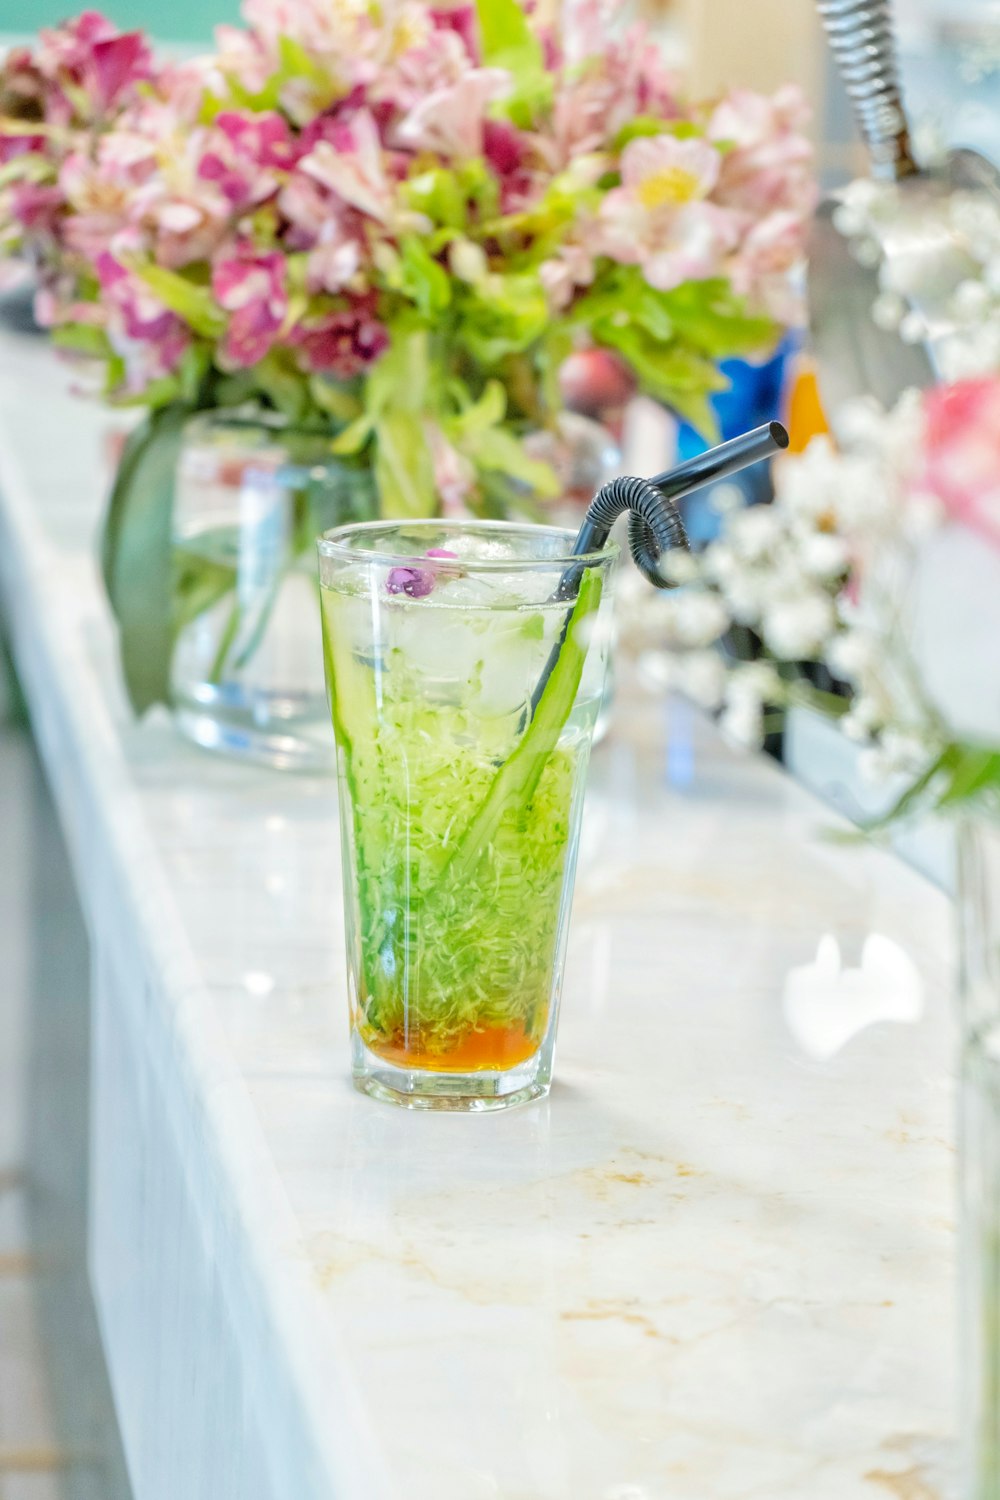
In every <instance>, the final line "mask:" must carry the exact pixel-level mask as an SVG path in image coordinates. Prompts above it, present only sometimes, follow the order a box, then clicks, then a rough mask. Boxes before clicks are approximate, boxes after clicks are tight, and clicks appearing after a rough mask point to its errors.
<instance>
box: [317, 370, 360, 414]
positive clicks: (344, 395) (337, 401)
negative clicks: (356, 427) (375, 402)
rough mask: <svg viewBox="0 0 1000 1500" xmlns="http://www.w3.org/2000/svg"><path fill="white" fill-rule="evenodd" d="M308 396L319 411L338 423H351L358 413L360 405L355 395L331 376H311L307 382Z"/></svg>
mask: <svg viewBox="0 0 1000 1500" xmlns="http://www.w3.org/2000/svg"><path fill="white" fill-rule="evenodd" d="M309 394H310V396H311V397H312V399H313V401H314V403H315V404H316V406H318V407H319V409H320V411H325V412H326V413H327V415H328V416H331V417H335V418H336V419H337V421H338V422H353V421H354V420H355V418H356V417H357V416H358V415H359V413H360V410H361V403H360V401H359V400H358V397H357V395H356V394H355V393H354V392H353V391H352V390H348V389H347V387H346V386H345V385H344V383H343V382H342V381H340V380H335V379H334V378H333V377H332V376H327V375H313V376H312V378H311V379H310V381H309Z"/></svg>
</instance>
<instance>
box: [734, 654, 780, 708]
mask: <svg viewBox="0 0 1000 1500" xmlns="http://www.w3.org/2000/svg"><path fill="white" fill-rule="evenodd" d="M726 696H727V699H728V701H729V702H731V703H737V702H754V703H757V704H762V703H777V702H778V701H779V700H780V699H781V697H782V696H783V688H782V682H781V678H780V677H779V675H778V671H777V668H776V667H775V666H774V665H773V664H772V663H771V662H769V661H746V662H739V663H738V664H737V665H736V666H735V667H733V668H732V670H731V671H730V674H729V688H728V691H727V694H726Z"/></svg>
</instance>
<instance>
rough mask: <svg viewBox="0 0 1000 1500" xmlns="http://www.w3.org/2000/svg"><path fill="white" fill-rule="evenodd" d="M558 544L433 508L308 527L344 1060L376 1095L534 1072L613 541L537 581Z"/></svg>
mask: <svg viewBox="0 0 1000 1500" xmlns="http://www.w3.org/2000/svg"><path fill="white" fill-rule="evenodd" d="M572 543H573V537H572V534H571V533H569V532H562V531H557V530H554V529H549V528H547V527H536V526H516V525H507V524H505V523H500V522H492V523H491V522H468V523H455V524H451V523H448V522H442V521H422V522H411V523H395V522H376V523H372V524H368V525H359V526H352V527H341V528H340V529H338V530H336V531H332V532H328V533H327V535H326V536H325V537H324V538H323V539H322V540H321V541H320V543H319V553H320V583H321V586H322V587H321V594H322V604H323V634H324V644H325V654H326V670H327V681H328V685H329V689H330V699H331V705H332V710H333V724H334V731H335V734H336V739H337V747H338V768H339V784H340V808H341V839H342V847H343V863H344V904H345V914H346V927H347V951H348V984H349V992H350V1005H351V1022H352V1048H353V1067H354V1078H355V1083H356V1085H357V1087H358V1088H359V1089H361V1090H362V1091H364V1092H366V1093H369V1094H373V1095H375V1096H376V1097H378V1098H381V1099H385V1100H390V1101H392V1102H394V1103H399V1104H404V1105H408V1106H410V1107H411V1108H425V1109H466V1110H485V1109H499V1108H503V1107H504V1106H506V1105H510V1104H518V1103H522V1102H523V1101H525V1100H527V1099H533V1098H538V1097H539V1096H541V1095H543V1094H545V1093H547V1092H548V1088H549V1083H550V1079H551V1076H552V1056H553V1048H554V1043H555V1035H556V1023H557V1018H558V1009H559V994H560V985H561V978H562V967H563V956H564V953H565V948H566V935H567V928H568V918H569V908H570V903H571V899H572V891H573V876H574V869H575V864H576V853H577V842H578V835H579V828H580V815H581V811H582V804H583V792H584V783H585V780H586V772H587V762H588V758H589V754H590V745H591V737H592V733H593V728H594V722H595V719H596V716H597V711H598V708H599V707H600V702H601V695H602V690H603V685H604V672H605V659H606V644H605V643H606V640H607V635H608V631H607V628H606V619H605V615H606V612H607V610H608V609H609V607H610V600H609V577H610V571H611V568H612V565H613V562H614V558H615V549H614V548H608V549H606V550H605V551H603V552H600V553H596V554H594V555H593V556H591V557H587V558H585V559H582V566H581V567H580V570H579V573H580V580H581V581H580V587H579V592H578V593H577V594H576V596H575V598H574V599H571V600H569V601H568V602H565V601H559V600H556V599H554V597H553V596H554V594H555V592H556V589H557V586H558V583H559V579H560V577H561V576H562V574H563V572H564V571H565V570H566V568H567V567H568V566H569V564H570V554H571V551H572ZM576 561H577V562H581V560H579V559H577V560H576Z"/></svg>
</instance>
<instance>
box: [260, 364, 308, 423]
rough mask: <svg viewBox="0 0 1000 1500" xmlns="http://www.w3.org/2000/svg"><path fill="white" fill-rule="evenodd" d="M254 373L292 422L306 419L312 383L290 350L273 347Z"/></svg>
mask: <svg viewBox="0 0 1000 1500" xmlns="http://www.w3.org/2000/svg"><path fill="white" fill-rule="evenodd" d="M251 373H252V374H253V376H254V379H255V382H256V384H257V386H258V387H259V388H260V390H262V391H263V393H264V395H265V396H266V397H267V398H268V400H269V401H270V402H271V404H272V405H273V406H274V407H275V409H276V410H277V411H280V412H281V413H282V415H283V416H286V417H287V418H288V420H289V421H290V422H293V423H300V422H302V421H303V420H304V419H305V417H306V416H307V415H308V411H309V384H308V381H307V380H306V379H305V378H304V377H303V375H302V372H301V370H300V369H299V368H298V366H297V365H296V363H295V360H294V357H293V356H292V353H291V351H290V350H288V349H282V348H274V349H271V350H270V352H269V353H268V354H266V355H265V356H264V358H263V359H262V360H261V361H260V363H259V364H256V365H254V367H253V370H252V372H251Z"/></svg>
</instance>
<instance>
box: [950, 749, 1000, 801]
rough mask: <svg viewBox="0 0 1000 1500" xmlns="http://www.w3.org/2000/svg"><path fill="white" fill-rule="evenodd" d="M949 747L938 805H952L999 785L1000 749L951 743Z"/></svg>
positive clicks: (968, 799) (969, 799)
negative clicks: (946, 773) (946, 767)
mask: <svg viewBox="0 0 1000 1500" xmlns="http://www.w3.org/2000/svg"><path fill="white" fill-rule="evenodd" d="M952 750H953V756H952V760H951V762H950V764H949V766H948V770H949V779H948V785H947V786H946V788H945V790H944V791H943V792H942V794H941V796H940V797H939V798H938V801H937V806H938V807H954V806H955V805H956V804H957V803H959V802H969V801H971V800H972V799H973V798H974V797H978V796H979V794H980V793H981V792H986V791H989V790H990V789H991V788H993V787H1000V751H997V750H988V749H984V748H983V747H982V746H979V745H954V746H953V747H952Z"/></svg>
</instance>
